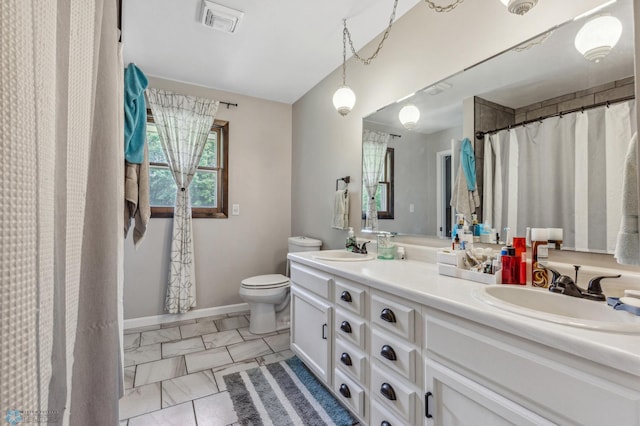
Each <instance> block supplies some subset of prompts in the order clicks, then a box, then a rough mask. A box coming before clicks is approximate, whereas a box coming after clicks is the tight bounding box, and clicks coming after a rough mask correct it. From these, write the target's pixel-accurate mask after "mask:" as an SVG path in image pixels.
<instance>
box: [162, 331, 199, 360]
mask: <svg viewBox="0 0 640 426" xmlns="http://www.w3.org/2000/svg"><path fill="white" fill-rule="evenodd" d="M204 349H205V347H204V344H203V343H202V339H201V338H200V336H198V337H193V338H191V339H184V340H178V341H177V342H168V343H163V344H162V358H169V357H172V356H177V355H184V354H189V353H191V352H198V351H203V350H204Z"/></svg>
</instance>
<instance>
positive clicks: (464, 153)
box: [460, 138, 476, 191]
mask: <svg viewBox="0 0 640 426" xmlns="http://www.w3.org/2000/svg"><path fill="white" fill-rule="evenodd" d="M460 161H461V163H462V170H463V171H464V177H465V178H467V189H468V190H469V191H475V189H476V155H475V153H474V152H473V147H472V146H471V141H470V140H469V138H464V139H463V140H462V148H460Z"/></svg>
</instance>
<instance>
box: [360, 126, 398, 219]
mask: <svg viewBox="0 0 640 426" xmlns="http://www.w3.org/2000/svg"><path fill="white" fill-rule="evenodd" d="M390 138H391V135H390V134H388V133H384V132H378V131H375V130H369V129H364V131H363V133H362V184H363V186H364V189H365V191H366V194H365V195H366V196H367V200H368V203H367V205H365V206H363V208H364V209H365V222H364V228H365V229H370V230H372V231H377V230H378V208H377V206H376V192H377V191H378V183H379V182H380V180H381V179H380V175H381V174H382V170H383V169H384V159H385V155H386V153H387V144H388V143H389V139H390Z"/></svg>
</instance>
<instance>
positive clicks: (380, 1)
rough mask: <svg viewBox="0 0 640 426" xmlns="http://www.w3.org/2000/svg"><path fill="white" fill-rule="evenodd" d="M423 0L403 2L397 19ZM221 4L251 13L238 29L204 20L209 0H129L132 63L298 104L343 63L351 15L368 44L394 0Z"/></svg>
mask: <svg viewBox="0 0 640 426" xmlns="http://www.w3.org/2000/svg"><path fill="white" fill-rule="evenodd" d="M419 1H420V0H399V1H398V9H397V13H396V19H398V18H399V17H400V16H402V15H403V14H404V13H405V12H407V11H408V10H409V9H411V8H412V7H413V6H414V5H415V4H416V3H418V2H419ZM216 3H219V4H222V5H224V6H227V7H230V8H233V9H237V10H241V11H243V12H244V17H243V19H242V21H241V22H240V26H239V28H238V30H237V31H236V33H235V34H227V33H223V32H220V31H216V30H213V29H211V28H208V27H205V26H203V25H202V24H200V16H201V11H202V0H124V1H123V9H122V41H123V45H124V61H125V65H126V64H129V63H131V62H135V63H136V65H137V66H138V67H140V68H141V69H142V70H143V71H144V72H145V74H147V75H153V76H157V77H162V78H167V79H171V80H177V81H182V82H187V83H193V84H197V85H202V86H206V87H211V88H215V89H219V90H224V91H228V92H232V93H238V94H243V95H248V96H253V97H257V98H263V99H268V100H273V101H279V102H285V103H293V102H295V101H296V100H298V99H299V98H300V97H301V96H302V95H304V94H305V93H306V92H307V91H309V90H310V89H311V88H312V87H313V86H315V85H316V84H317V83H318V82H320V81H321V80H322V79H323V78H325V77H326V76H327V75H328V74H330V73H331V72H332V71H333V70H335V69H336V68H337V67H339V66H340V65H341V63H342V19H343V18H347V19H348V21H347V25H348V27H349V30H350V31H351V33H352V36H353V39H354V40H353V41H354V44H355V45H356V49H360V48H361V47H363V46H364V45H366V44H367V43H368V42H369V41H371V40H372V39H373V38H374V37H375V36H376V35H378V34H380V33H381V32H382V31H383V30H384V29H385V28H386V26H387V24H388V22H389V16H390V14H391V10H392V6H393V1H392V0H316V1H313V2H312V1H310V0H219V1H218V0H216ZM391 37H393V30H392V32H391ZM347 48H348V47H347ZM349 56H350V55H349Z"/></svg>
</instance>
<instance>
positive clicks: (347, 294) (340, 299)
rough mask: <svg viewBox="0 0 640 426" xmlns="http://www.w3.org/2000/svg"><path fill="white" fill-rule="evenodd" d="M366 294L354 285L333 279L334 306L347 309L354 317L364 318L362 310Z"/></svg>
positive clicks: (363, 309)
mask: <svg viewBox="0 0 640 426" xmlns="http://www.w3.org/2000/svg"><path fill="white" fill-rule="evenodd" d="M366 294H367V292H366V290H365V289H363V288H361V287H360V286H357V285H356V284H355V283H352V282H351V281H347V280H345V279H342V278H335V299H334V300H335V301H336V306H340V307H341V308H345V309H348V310H349V311H351V312H353V313H355V314H356V315H359V316H361V317H364V316H365V314H366V313H365V308H364V306H365V296H366Z"/></svg>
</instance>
